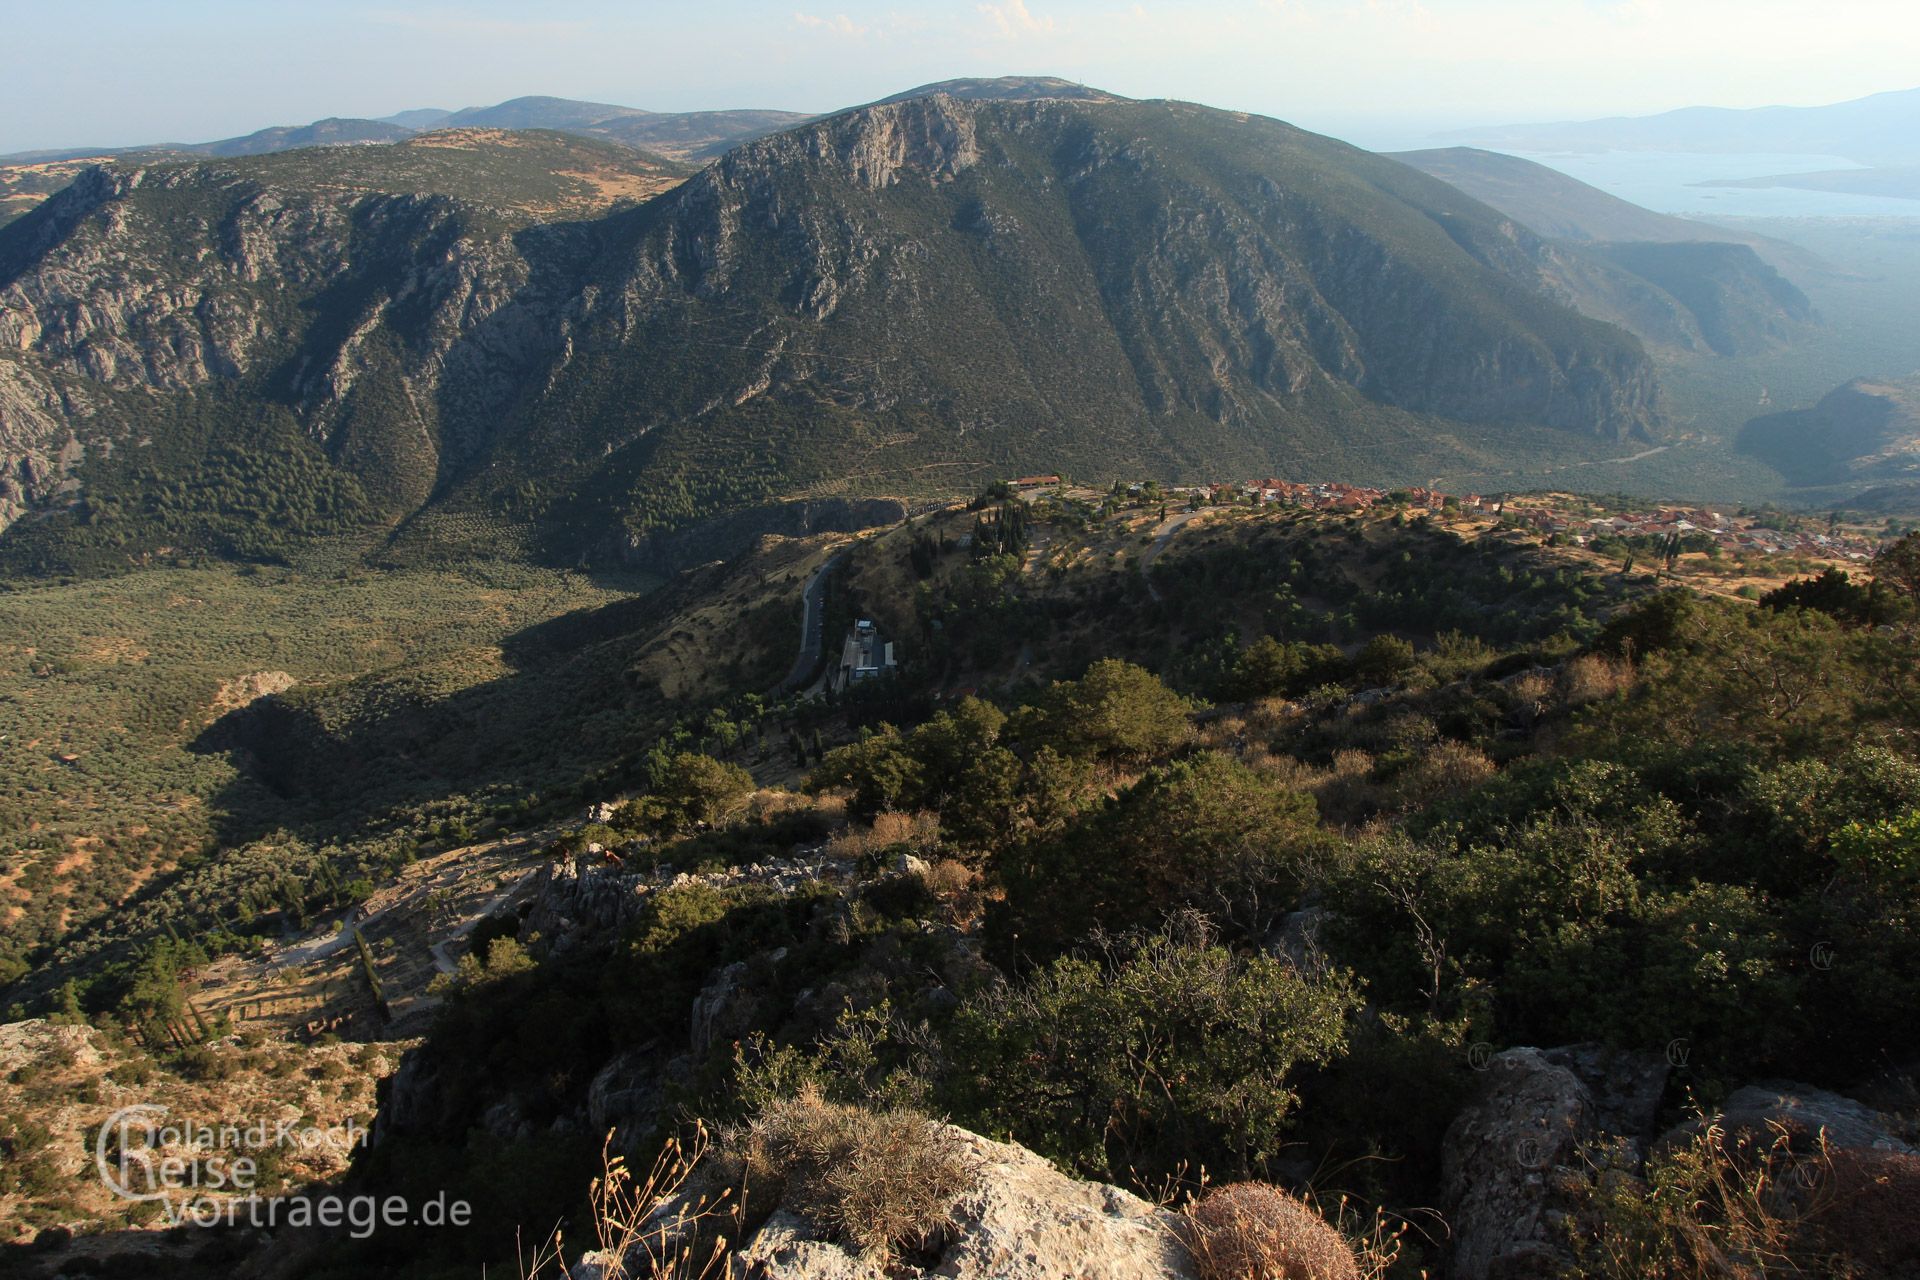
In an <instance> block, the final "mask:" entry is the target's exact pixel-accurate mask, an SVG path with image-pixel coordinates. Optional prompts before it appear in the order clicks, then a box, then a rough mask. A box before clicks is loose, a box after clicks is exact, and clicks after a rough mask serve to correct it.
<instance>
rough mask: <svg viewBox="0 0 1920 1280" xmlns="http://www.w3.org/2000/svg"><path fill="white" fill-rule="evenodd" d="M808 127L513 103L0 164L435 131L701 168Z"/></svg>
mask: <svg viewBox="0 0 1920 1280" xmlns="http://www.w3.org/2000/svg"><path fill="white" fill-rule="evenodd" d="M809 119H812V117H811V116H808V115H806V114H804V113H801V112H796V111H678V112H675V111H642V110H640V109H639V108H637V107H619V106H613V105H610V104H608V103H600V102H575V101H573V100H571V99H567V98H540V97H531V98H514V99H513V100H511V101H509V102H501V103H496V104H495V105H493V106H490V107H467V108H465V109H463V110H460V111H441V110H435V109H424V108H423V109H418V110H412V111H402V112H399V113H397V114H395V115H391V116H387V117H384V118H382V119H379V120H358V119H327V120H316V121H314V122H313V123H312V124H306V125H293V126H279V127H275V128H270V129H261V130H259V131H257V132H255V133H250V134H247V135H245V136H243V137H238V138H223V139H221V140H219V141H216V142H191V143H182V142H169V143H156V144H151V145H145V146H132V147H105V148H101V147H94V148H84V147H83V148H70V149H67V150H64V151H31V152H22V153H19V154H16V155H10V156H0V164H15V165H18V164H41V163H47V162H59V161H69V160H80V159H90V158H95V157H101V156H119V155H131V154H135V153H139V154H142V155H159V156H164V157H185V156H218V157H233V156H255V155H267V154H270V153H272V152H275V151H289V150H293V149H295V148H298V147H313V146H326V145H341V144H352V143H371V142H397V141H399V140H401V139H403V138H409V137H412V136H413V135H414V134H417V133H424V132H428V131H430V130H435V129H448V128H476V129H552V130H556V131H559V132H562V133H578V134H584V135H587V136H589V137H596V138H606V139H609V140H611V141H614V142H620V143H623V144H625V145H627V146H631V147H637V148H639V149H641V150H644V151H653V152H657V153H659V154H661V155H663V156H667V157H670V158H672V159H676V160H687V161H705V160H710V159H712V158H713V157H714V156H715V155H718V154H720V153H721V152H723V151H725V150H726V149H727V148H728V147H732V146H737V145H739V144H740V143H741V142H744V141H747V140H749V139H751V138H757V137H761V136H763V135H765V134H768V133H772V132H774V131H776V130H779V129H784V128H788V127H790V126H792V125H795V124H799V123H801V122H802V121H805V120H809Z"/></svg>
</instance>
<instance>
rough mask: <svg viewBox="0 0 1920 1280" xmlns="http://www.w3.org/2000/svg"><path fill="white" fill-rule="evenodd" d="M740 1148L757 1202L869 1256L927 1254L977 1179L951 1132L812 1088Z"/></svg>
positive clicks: (745, 1137) (750, 1132)
mask: <svg viewBox="0 0 1920 1280" xmlns="http://www.w3.org/2000/svg"><path fill="white" fill-rule="evenodd" d="M739 1147H740V1155H741V1157H742V1159H743V1160H744V1162H745V1165H746V1173H745V1183H746V1185H747V1186H748V1187H749V1188H750V1189H751V1191H752V1194H753V1196H754V1198H755V1199H756V1201H758V1202H760V1203H763V1204H774V1203H778V1204H780V1205H782V1206H783V1207H785V1208H787V1209H789V1210H792V1211H793V1212H795V1213H798V1214H801V1215H802V1216H804V1217H806V1218H807V1219H809V1220H810V1221H812V1222H813V1223H814V1224H815V1225H816V1226H818V1227H820V1228H822V1229H823V1230H825V1231H826V1232H827V1233H828V1234H829V1235H830V1236H832V1237H833V1238H835V1239H838V1240H843V1241H847V1242H849V1243H852V1244H854V1245H856V1246H858V1247H859V1249H860V1250H861V1251H862V1252H863V1253H865V1254H867V1255H868V1256H870V1257H886V1256H889V1255H891V1254H892V1253H893V1252H894V1251H895V1250H897V1249H903V1248H905V1249H914V1248H920V1247H923V1246H924V1245H925V1244H926V1243H927V1242H928V1241H929V1240H930V1239H932V1238H933V1237H934V1236H935V1235H936V1234H937V1233H938V1232H939V1231H940V1230H941V1229H942V1228H944V1227H945V1226H946V1225H947V1222H948V1220H949V1217H950V1215H951V1213H952V1211H953V1203H954V1201H955V1200H957V1199H958V1198H959V1197H960V1195H961V1193H963V1192H964V1191H966V1189H967V1188H968V1186H970V1185H971V1184H972V1181H973V1170H972V1169H971V1167H970V1166H969V1164H968V1162H967V1158H966V1151H965V1148H964V1147H963V1146H962V1145H961V1143H960V1140H959V1138H958V1137H957V1136H955V1134H954V1132H953V1131H952V1130H950V1129H948V1128H946V1127H944V1126H942V1125H938V1124H935V1123H933V1122H932V1121H930V1120H928V1119H927V1118H926V1117H925V1116H921V1115H917V1114H915V1113H913V1112H909V1111H867V1110H863V1109H862V1108H859V1107H849V1106H842V1105H840V1104H838V1103H833V1102H828V1101H826V1100H825V1099H823V1098H821V1097H820V1095H819V1094H818V1093H816V1092H813V1091H812V1090H806V1091H803V1092H802V1093H801V1094H800V1095H799V1096H797V1097H794V1098H788V1099H785V1100H782V1101H780V1102H776V1103H773V1104H771V1105H769V1106H768V1107H766V1108H765V1109H764V1110H762V1111H761V1113H760V1115H759V1116H758V1117H757V1118H756V1119H755V1120H754V1121H753V1122H752V1123H751V1124H749V1125H748V1126H747V1128H746V1131H745V1132H744V1134H742V1135H741V1138H740V1141H739Z"/></svg>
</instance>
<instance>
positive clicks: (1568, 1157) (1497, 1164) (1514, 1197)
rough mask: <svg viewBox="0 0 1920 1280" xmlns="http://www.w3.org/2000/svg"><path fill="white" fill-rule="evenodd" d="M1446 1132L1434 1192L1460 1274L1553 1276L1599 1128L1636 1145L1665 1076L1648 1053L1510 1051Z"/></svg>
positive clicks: (1475, 1277) (1517, 1279)
mask: <svg viewBox="0 0 1920 1280" xmlns="http://www.w3.org/2000/svg"><path fill="white" fill-rule="evenodd" d="M1484 1068H1485V1070H1484V1078H1483V1079H1482V1082H1481V1085H1480V1087H1479V1089H1478V1090H1477V1091H1476V1092H1475V1095H1474V1097H1473V1098H1472V1099H1471V1100H1470V1101H1469V1102H1468V1104H1467V1105H1466V1107H1464V1108H1463V1109H1462V1110H1461V1112H1460V1114H1459V1115H1458V1116H1456V1117H1455V1118H1454V1121H1453V1123H1452V1124H1451V1125H1450V1126H1449V1127H1448V1129H1447V1134H1446V1139H1445V1143H1444V1146H1443V1148H1442V1187H1443V1195H1444V1199H1445V1203H1446V1205H1447V1220H1448V1222H1449V1223H1450V1224H1451V1225H1452V1227H1453V1246H1452V1259H1453V1266H1452V1271H1451V1274H1452V1275H1454V1276H1457V1277H1461V1278H1462V1280H1486V1278H1491V1277H1499V1278H1500V1280H1524V1278H1528V1277H1539V1278H1541V1280H1545V1278H1546V1277H1553V1276H1559V1275H1562V1274H1564V1273H1565V1270H1566V1268H1567V1267H1568V1266H1569V1265H1571V1263H1572V1258H1571V1256H1570V1254H1569V1252H1568V1248H1567V1245H1568V1242H1569V1240H1570V1236H1569V1233H1568V1229H1567V1227H1568V1223H1569V1222H1570V1220H1571V1215H1572V1214H1573V1213H1574V1212H1575V1211H1576V1210H1577V1208H1578V1205H1579V1200H1580V1197H1581V1194H1582V1192H1583V1191H1584V1189H1585V1186H1586V1183H1587V1179H1588V1176H1589V1166H1588V1163H1587V1161H1588V1155H1589V1147H1590V1144H1592V1143H1593V1142H1594V1141H1595V1139H1597V1138H1598V1137H1599V1136H1600V1135H1601V1134H1603V1133H1604V1134H1607V1135H1609V1136H1619V1137H1622V1138H1625V1139H1627V1140H1629V1141H1636V1142H1637V1141H1642V1140H1644V1135H1646V1134H1647V1132H1648V1131H1649V1129H1650V1127H1651V1125H1652V1123H1653V1118H1654V1111H1655V1109H1656V1108H1657V1106H1658V1105H1659V1101H1660V1095H1661V1092H1662V1090H1663V1089H1664V1087H1665V1083H1666V1074H1667V1072H1666V1067H1665V1064H1664V1063H1663V1062H1661V1061H1659V1060H1657V1059H1654V1058H1646V1057H1643V1056H1641V1055H1633V1054H1626V1053H1622V1052H1620V1051H1617V1050H1608V1049H1604V1048H1601V1047H1599V1046H1593V1045H1581V1046H1573V1047H1570V1048H1565V1049H1549V1050H1541V1049H1532V1048H1520V1049H1508V1050H1506V1051H1505V1052H1503V1053H1499V1054H1495V1055H1493V1056H1492V1057H1491V1058H1490V1059H1488V1060H1487V1061H1486V1062H1485V1064H1484Z"/></svg>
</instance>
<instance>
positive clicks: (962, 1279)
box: [925, 1130, 1193, 1280]
mask: <svg viewBox="0 0 1920 1280" xmlns="http://www.w3.org/2000/svg"><path fill="white" fill-rule="evenodd" d="M961 1136H962V1138H963V1139H964V1140H965V1142H966V1145H967V1147H968V1149H969V1154H970V1155H971V1157H972V1158H973V1160H974V1161H975V1167H976V1169H977V1170H978V1176H977V1177H976V1179H975V1181H974V1187H973V1190H971V1191H969V1192H968V1193H967V1194H966V1195H964V1196H962V1197H961V1198H960V1201H959V1203H958V1204H957V1205H956V1206H955V1207H954V1214H953V1222H954V1234H953V1238H952V1241H951V1243H949V1244H948V1245H947V1247H946V1248H945V1249H944V1250H942V1252H941V1255H940V1258H939V1260H938V1261H937V1262H936V1263H935V1264H934V1265H933V1266H931V1267H929V1268H928V1269H927V1270H926V1272H925V1274H926V1275H929V1276H942V1277H948V1278H950V1280H989V1278H991V1280H1172V1278H1173V1277H1181V1278H1182V1280H1184V1278H1186V1277H1191V1276H1192V1274H1193V1271H1192V1263H1191V1262H1190V1260H1189V1259H1188V1257H1187V1254H1186V1251H1185V1250H1184V1249H1183V1248H1182V1247H1181V1246H1180V1244H1179V1243H1178V1242H1177V1241H1176V1240H1175V1239H1174V1237H1173V1233H1172V1229H1171V1228H1172V1222H1173V1215H1172V1214H1170V1213H1168V1212H1167V1211H1166V1210H1164V1209H1160V1208H1158V1207H1156V1206H1154V1205H1151V1204H1149V1203H1147V1202H1146V1201H1145V1200H1142V1199H1140V1198H1139V1197H1138V1196H1136V1195H1132V1194H1130V1193H1129V1192H1126V1191H1122V1190H1121V1189H1120V1188H1119V1187H1111V1186H1107V1185H1105V1184H1102V1183H1097V1182H1080V1181H1078V1180H1076V1179H1073V1178H1069V1177H1068V1176H1066V1175H1065V1174H1063V1173H1061V1172H1060V1171H1059V1170H1058V1169H1056V1168H1054V1167H1053V1165H1052V1164H1050V1163H1048V1162H1047V1161H1046V1160H1045V1159H1044V1158H1042V1157H1040V1156H1037V1155H1035V1154H1034V1153H1033V1152H1031V1151H1028V1150H1027V1149H1026V1148H1025V1147H1021V1146H1018V1145H1015V1144H1013V1143H1006V1142H993V1141H989V1140H988V1139H986V1138H982V1137H979V1136H978V1135H976V1134H972V1133H967V1132H965V1131H964V1130H963V1131H961Z"/></svg>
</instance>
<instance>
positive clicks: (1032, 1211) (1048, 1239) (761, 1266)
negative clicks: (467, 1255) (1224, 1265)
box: [573, 1129, 1193, 1280]
mask: <svg viewBox="0 0 1920 1280" xmlns="http://www.w3.org/2000/svg"><path fill="white" fill-rule="evenodd" d="M951 1133H952V1134H953V1135H954V1136H955V1137H956V1138H957V1139H958V1142H959V1145H960V1147H961V1149H962V1151H963V1152H964V1154H965V1157H966V1159H967V1160H968V1162H969V1164H970V1165H971V1168H972V1174H973V1177H972V1183H973V1185H972V1188H971V1189H970V1190H969V1191H967V1192H966V1193H965V1194H963V1195H962V1196H961V1197H960V1199H959V1201H958V1202H957V1203H956V1204H955V1205H954V1208H953V1213H952V1219H951V1223H950V1225H949V1227H948V1229H947V1231H946V1232H945V1233H944V1236H943V1239H942V1242H941V1243H939V1244H938V1245H937V1246H935V1247H933V1248H932V1249H930V1250H929V1252H928V1253H927V1255H925V1256H922V1257H920V1258H917V1259H914V1260H912V1261H911V1262H897V1263H895V1264H893V1265H890V1266H886V1267H883V1266H882V1265H881V1264H880V1263H879V1262H877V1261H875V1260H874V1259H871V1258H866V1257H862V1256H860V1255H859V1254H858V1253H855V1252H852V1251H850V1250H848V1249H847V1248H845V1247H844V1246H842V1245H841V1244H840V1243H838V1242H835V1241H832V1240H829V1239H826V1238H825V1237H824V1236H823V1234H822V1233H821V1231H820V1230H819V1229H818V1228H817V1227H816V1226H814V1224H812V1223H811V1222H809V1221H808V1220H807V1219H806V1218H805V1217H803V1216H801V1215H799V1214H796V1213H793V1212H791V1211H789V1210H787V1209H785V1208H784V1207H781V1208H776V1209H775V1210H774V1212H773V1213H772V1214H771V1215H769V1216H768V1217H767V1219H766V1220H765V1222H764V1223H762V1225H761V1226H760V1227H759V1228H758V1229H757V1230H755V1231H754V1232H753V1234H751V1235H749V1236H748V1237H747V1238H746V1239H745V1240H743V1241H741V1243H740V1247H739V1249H738V1251H737V1252H736V1254H735V1256H734V1258H733V1259H732V1264H731V1271H730V1274H731V1275H732V1276H734V1277H736V1278H737V1280H749V1278H751V1280H899V1278H901V1277H910V1276H923V1277H942V1280H1191V1277H1192V1276H1193V1270H1192V1263H1191V1262H1190V1260H1189V1259H1188V1257H1187V1255H1186V1251H1185V1250H1184V1249H1183V1248H1182V1247H1181V1246H1180V1244H1179V1242H1178V1240H1176V1239H1175V1237H1174V1235H1173V1231H1172V1225H1173V1215H1172V1214H1170V1213H1168V1212H1167V1211H1166V1210H1164V1209H1160V1208H1157V1207H1155V1206H1154V1205H1151V1204H1149V1203H1147V1202H1146V1201H1144V1200H1142V1199H1140V1198H1139V1197H1138V1196H1135V1195H1132V1194H1131V1193H1129V1192H1126V1191H1122V1190H1121V1189H1120V1188H1118V1187H1111V1186H1106V1185H1103V1184H1100V1183H1094V1182H1080V1181H1077V1180H1075V1179H1073V1178H1069V1177H1067V1176H1066V1175H1065V1174H1063V1173H1061V1172H1060V1171H1059V1170H1058V1169H1055V1168H1054V1167H1053V1166H1052V1165H1051V1164H1049V1163H1048V1162H1047V1161H1046V1160H1044V1159H1043V1158H1041V1157H1040V1156H1037V1155H1035V1154H1034V1153H1033V1152H1031V1151H1028V1150H1027V1149H1026V1148H1024V1147H1021V1146H1017V1145H1015V1144H1012V1143H1005V1142H993V1141H990V1140H989V1139H986V1138H983V1137H980V1136H979V1135H978V1134H974V1133H969V1132H967V1131H966V1130H963V1129H955V1130H951ZM611 1261H612V1260H611V1259H609V1258H607V1257H605V1256H603V1255H589V1256H588V1257H586V1258H584V1259H582V1260H581V1262H580V1263H578V1264H577V1265H576V1266H575V1268H574V1270H573V1277H574V1280H588V1278H589V1277H601V1276H606V1275H609V1274H617V1271H615V1269H614V1268H612V1267H611V1266H610V1263H611Z"/></svg>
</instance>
